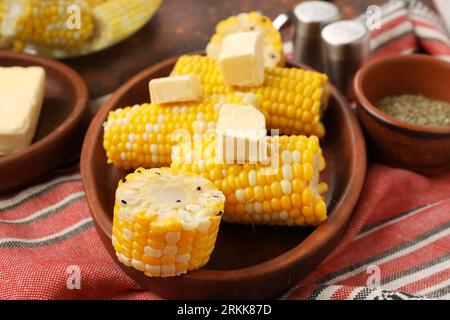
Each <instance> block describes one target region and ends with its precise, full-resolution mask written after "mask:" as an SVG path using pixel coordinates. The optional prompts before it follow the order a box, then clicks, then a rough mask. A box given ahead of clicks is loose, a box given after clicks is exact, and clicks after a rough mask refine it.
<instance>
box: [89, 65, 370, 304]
mask: <svg viewBox="0 0 450 320" xmlns="http://www.w3.org/2000/svg"><path fill="white" fill-rule="evenodd" d="M176 60H177V58H172V59H168V60H166V61H163V62H161V63H159V64H157V65H155V66H153V67H151V68H148V69H146V70H144V71H142V72H141V73H139V74H138V75H136V76H135V77H133V78H132V79H131V80H130V81H128V82H127V83H125V84H124V85H123V86H122V87H121V88H120V89H118V90H117V91H116V92H115V94H114V95H113V96H112V97H111V99H110V100H109V101H108V102H106V104H105V105H103V107H102V108H101V110H100V111H99V112H98V113H97V115H96V116H95V118H94V120H93V121H92V123H91V126H90V127H89V130H88V133H87V135H86V139H85V141H84V145H83V150H82V154H81V175H82V177H83V183H84V188H85V191H86V197H87V201H88V204H89V207H90V209H91V214H92V217H93V219H94V221H95V224H96V228H97V230H98V233H99V235H100V237H101V239H102V241H103V244H104V245H105V247H106V249H107V250H108V252H109V253H110V254H111V256H112V257H113V259H114V261H116V263H118V265H119V266H120V267H121V268H122V270H124V271H125V272H126V273H127V274H128V275H129V276H130V277H132V278H133V279H134V280H136V281H137V282H138V283H140V284H141V285H143V286H144V287H146V288H148V289H150V290H152V291H153V292H155V293H157V294H159V295H161V296H163V297H166V298H172V299H175V298H178V299H220V298H235V299H258V298H271V297H276V296H278V295H280V294H282V293H283V292H286V290H288V289H289V288H291V287H293V286H295V285H296V284H297V282H298V281H299V280H300V279H301V278H302V277H304V276H305V275H307V274H308V273H309V272H311V271H312V270H313V269H314V268H315V267H316V266H317V265H318V264H319V263H320V262H321V261H322V260H323V259H324V258H325V257H326V255H327V254H328V253H330V251H331V250H332V249H333V248H334V247H335V246H336V245H337V243H338V241H339V239H340V238H341V236H342V234H343V232H344V230H345V227H346V225H347V223H348V221H349V219H350V217H351V214H352V210H353V208H354V206H355V204H356V201H357V199H358V197H359V194H360V192H361V189H362V186H363V182H364V176H365V172H366V149H365V144H364V139H363V137H362V132H361V129H360V127H359V124H358V122H357V120H356V117H355V116H354V115H353V114H352V112H351V111H350V109H349V108H348V106H347V103H346V101H345V99H344V98H343V97H342V95H341V94H340V93H338V92H337V90H336V89H335V88H332V97H331V101H330V106H329V110H328V111H327V113H326V117H325V125H326V128H327V130H328V135H327V138H326V139H325V142H324V144H323V146H324V154H325V158H326V159H327V164H328V168H327V170H326V172H325V174H324V175H323V179H324V180H325V181H327V182H328V183H329V187H330V191H329V193H328V199H327V200H328V210H329V219H328V221H326V222H324V223H323V224H321V225H320V226H319V227H318V228H316V229H313V228H299V227H270V226H256V227H252V226H250V225H237V224H229V223H222V224H221V226H220V231H219V235H218V239H217V242H216V247H215V249H214V252H213V254H212V256H211V259H210V261H209V263H208V264H207V265H206V266H205V267H203V268H202V269H200V270H197V271H193V272H189V273H188V274H187V275H184V276H181V277H172V278H149V277H146V276H145V275H144V274H143V273H142V272H139V271H136V270H135V269H133V268H129V267H126V266H124V265H123V264H121V263H120V262H118V260H117V258H116V254H115V252H114V248H113V246H112V244H111V231H112V213H113V205H114V194H115V189H116V186H117V182H118V181H119V179H121V178H122V177H124V176H125V175H126V172H125V171H123V170H119V169H117V168H115V167H113V166H111V165H107V164H106V155H105V151H104V149H103V146H102V139H103V127H102V124H103V122H104V121H105V119H106V117H107V115H108V113H109V112H110V111H111V110H114V109H116V108H118V107H124V106H128V105H134V104H136V103H142V102H146V101H148V100H149V96H148V82H149V80H150V79H153V78H158V77H163V76H167V75H168V74H169V73H170V71H171V70H172V68H173V66H174V64H175V62H176ZM288 66H290V67H299V65H297V64H294V63H292V62H291V63H288Z"/></svg>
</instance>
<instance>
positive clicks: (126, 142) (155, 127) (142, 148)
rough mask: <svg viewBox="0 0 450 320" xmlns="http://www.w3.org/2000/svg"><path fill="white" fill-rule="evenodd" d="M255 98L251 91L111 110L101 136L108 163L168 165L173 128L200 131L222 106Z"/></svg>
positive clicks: (213, 121)
mask: <svg viewBox="0 0 450 320" xmlns="http://www.w3.org/2000/svg"><path fill="white" fill-rule="evenodd" d="M255 100H256V98H255V96H254V95H253V94H243V93H231V94H227V95H223V96H220V95H215V96H208V97H205V98H204V99H202V100H200V101H195V102H184V103H178V104H169V105H164V106H161V105H158V104H142V105H136V106H133V107H126V108H123V109H122V108H121V109H116V110H114V111H111V112H110V114H109V116H108V119H107V121H106V122H105V124H104V136H103V147H104V148H105V150H106V155H107V158H108V162H109V163H113V164H114V165H116V166H117V167H120V168H125V169H130V168H138V167H146V168H150V167H156V166H168V165H170V161H171V159H170V154H171V147H172V146H173V145H174V144H175V143H177V142H178V141H177V140H176V137H174V136H173V135H172V133H173V132H174V131H175V130H177V129H185V130H186V131H187V132H189V133H190V134H194V133H196V134H201V133H202V132H204V131H205V130H206V129H207V128H210V129H213V128H215V125H216V121H217V118H218V114H219V111H220V108H221V107H222V105H224V104H226V103H235V104H240V103H254V101H255Z"/></svg>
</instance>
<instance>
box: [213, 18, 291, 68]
mask: <svg viewBox="0 0 450 320" xmlns="http://www.w3.org/2000/svg"><path fill="white" fill-rule="evenodd" d="M215 31H216V33H215V34H214V35H213V36H212V38H211V40H210V42H209V43H208V45H207V47H206V53H207V54H208V57H211V58H213V59H216V60H217V59H218V58H219V54H220V50H221V48H222V41H223V39H224V38H225V37H226V36H227V35H228V34H231V33H236V32H246V31H259V32H261V33H262V34H263V37H264V63H265V66H266V67H275V66H280V67H282V66H284V62H285V59H284V54H283V42H282V39H281V34H280V33H279V32H278V30H276V29H275V28H274V27H273V25H272V21H271V20H270V18H268V17H266V16H264V15H262V14H260V13H259V12H248V13H241V14H239V15H236V16H232V17H229V18H227V19H225V20H222V21H220V22H219V23H218V24H217V26H216V30H215Z"/></svg>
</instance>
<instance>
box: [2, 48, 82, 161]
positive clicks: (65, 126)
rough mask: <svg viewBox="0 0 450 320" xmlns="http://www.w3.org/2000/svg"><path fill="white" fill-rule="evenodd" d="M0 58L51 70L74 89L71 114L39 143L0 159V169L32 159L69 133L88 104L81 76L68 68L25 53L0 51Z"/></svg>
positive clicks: (51, 60) (50, 60)
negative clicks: (19, 161)
mask: <svg viewBox="0 0 450 320" xmlns="http://www.w3.org/2000/svg"><path fill="white" fill-rule="evenodd" d="M1 58H9V59H16V60H22V61H25V62H31V63H33V65H35V66H40V67H43V68H44V69H45V70H47V69H52V70H53V71H54V72H56V73H59V74H61V75H62V76H63V77H64V78H66V79H67V80H68V82H69V83H70V84H71V86H72V87H73V89H74V96H75V97H76V98H75V104H74V106H73V109H72V111H71V113H70V114H69V115H68V117H67V118H66V119H65V120H64V121H63V122H62V123H61V124H59V125H58V126H57V127H56V128H55V129H53V130H52V132H50V133H48V134H47V135H46V136H45V137H42V138H41V139H40V140H39V141H37V142H35V143H33V144H31V145H29V146H28V147H25V148H23V149H21V150H18V151H17V152H14V153H11V154H8V155H5V156H3V157H0V167H1V166H3V165H6V164H7V163H11V162H14V161H17V160H19V159H21V158H23V157H25V156H27V157H33V155H35V154H37V153H39V152H40V150H41V149H43V148H45V146H47V145H51V144H53V143H55V142H56V141H58V140H59V138H60V137H61V136H62V135H63V134H64V133H65V132H68V131H71V130H72V129H74V128H75V126H76V125H77V122H78V120H79V119H80V118H82V117H83V115H84V113H85V111H86V110H87V108H88V102H89V92H88V89H87V86H86V83H85V82H84V80H83V79H82V78H81V76H80V75H79V74H78V73H76V72H75V71H74V70H73V69H72V68H70V67H69V66H67V65H65V64H63V63H61V62H59V61H56V60H53V59H50V58H46V57H41V56H33V55H29V54H25V53H18V52H10V51H6V50H0V59H1ZM46 76H47V72H46Z"/></svg>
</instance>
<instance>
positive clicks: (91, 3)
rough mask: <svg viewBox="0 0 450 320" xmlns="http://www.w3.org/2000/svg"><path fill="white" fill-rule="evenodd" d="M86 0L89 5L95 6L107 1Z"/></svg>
mask: <svg viewBox="0 0 450 320" xmlns="http://www.w3.org/2000/svg"><path fill="white" fill-rule="evenodd" d="M86 1H87V3H88V4H89V5H90V6H91V7H95V6H98V5H99V4H102V3H105V2H107V1H108V0H86Z"/></svg>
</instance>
